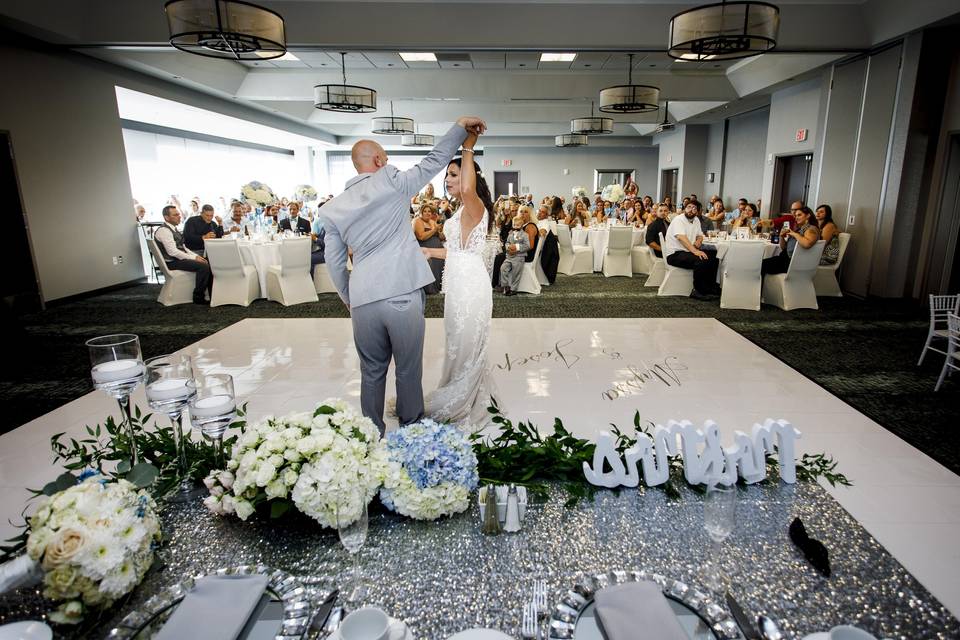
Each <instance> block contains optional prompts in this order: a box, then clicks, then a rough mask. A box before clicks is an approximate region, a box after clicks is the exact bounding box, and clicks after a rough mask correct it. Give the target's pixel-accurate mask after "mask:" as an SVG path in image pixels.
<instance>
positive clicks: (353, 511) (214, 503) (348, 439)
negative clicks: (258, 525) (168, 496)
mask: <svg viewBox="0 0 960 640" xmlns="http://www.w3.org/2000/svg"><path fill="white" fill-rule="evenodd" d="M385 464H386V455H385V451H384V448H383V445H382V443H381V441H380V432H379V431H377V427H376V426H375V425H374V424H373V422H371V421H370V419H369V418H364V417H363V416H362V415H360V414H359V413H357V412H356V411H354V410H353V409H352V408H351V407H350V406H349V405H347V404H346V403H345V402H343V401H342V400H339V399H330V400H326V401H325V402H324V403H323V404H321V405H320V406H318V407H317V408H316V410H314V411H312V412H309V411H308V412H302V413H292V414H290V415H287V416H284V417H280V418H274V417H268V418H266V419H265V420H263V421H262V422H260V423H258V424H256V425H254V426H252V427H251V426H248V427H246V428H245V429H244V432H243V434H242V435H240V437H239V438H238V440H237V443H236V444H235V445H234V447H233V452H232V454H231V456H230V460H229V462H228V463H227V468H226V469H225V470H216V471H212V472H210V475H208V476H207V478H206V479H205V480H204V484H205V485H206V486H207V489H208V490H209V491H210V495H209V497H207V498H206V499H205V500H204V501H203V502H204V504H205V505H206V506H207V508H208V509H210V510H211V511H212V512H214V513H216V514H219V515H226V514H236V515H237V517H239V518H240V519H241V520H246V519H247V518H249V517H250V515H251V514H253V512H254V511H255V510H256V508H257V507H258V506H260V505H261V504H264V503H268V502H269V503H272V505H271V507H270V510H271V511H270V514H271V517H279V516H280V515H282V514H283V513H284V512H286V511H287V510H288V509H289V507H290V506H291V503H292V505H293V506H295V507H296V508H297V509H299V510H300V511H301V512H303V513H304V514H306V515H308V516H310V517H311V518H313V519H314V520H316V521H317V522H319V523H320V524H322V525H323V526H325V527H334V528H335V527H336V526H337V520H338V511H339V520H340V523H341V524H345V523H349V522H353V521H354V520H356V519H357V518H358V517H359V516H360V511H361V509H362V507H363V506H364V505H366V504H369V502H370V500H372V499H373V496H375V495H376V493H377V489H379V488H380V484H381V482H382V479H383V469H384V467H385Z"/></svg>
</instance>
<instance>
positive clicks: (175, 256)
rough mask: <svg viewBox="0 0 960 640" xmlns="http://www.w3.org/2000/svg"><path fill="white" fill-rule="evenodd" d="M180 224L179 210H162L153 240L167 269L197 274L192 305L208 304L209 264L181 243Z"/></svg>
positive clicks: (209, 286)
mask: <svg viewBox="0 0 960 640" xmlns="http://www.w3.org/2000/svg"><path fill="white" fill-rule="evenodd" d="M178 224H180V210H179V209H177V207H175V206H173V205H167V206H165V207H164V208H163V226H162V227H159V228H158V229H157V230H156V231H154V232H153V239H154V240H155V241H156V243H157V247H159V249H160V253H161V255H163V259H164V260H165V261H166V263H167V267H168V268H170V269H172V270H175V271H192V272H194V273H196V274H197V282H196V285H195V286H194V289H193V303H194V304H203V305H206V304H209V303H208V302H207V300H206V297H205V296H206V294H207V293H209V292H210V289H211V287H212V286H213V277H212V275H211V273H210V264H209V263H208V262H207V261H206V259H205V258H204V257H203V256H198V255H197V254H195V253H194V252H193V251H190V249H187V247H186V245H185V244H184V243H183V234H181V233H180V232H179V231H177V225H178Z"/></svg>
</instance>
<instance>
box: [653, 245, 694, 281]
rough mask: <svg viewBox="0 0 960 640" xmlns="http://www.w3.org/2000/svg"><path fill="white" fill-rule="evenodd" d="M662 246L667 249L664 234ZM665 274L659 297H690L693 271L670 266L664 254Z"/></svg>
mask: <svg viewBox="0 0 960 640" xmlns="http://www.w3.org/2000/svg"><path fill="white" fill-rule="evenodd" d="M660 246H661V247H666V246H667V245H666V241H665V239H664V237H663V234H662V233H661V234H660ZM661 262H662V263H663V268H664V274H663V282H661V283H660V288H659V289H657V295H658V296H689V295H690V292H691V291H693V269H681V268H680V267H673V266H670V263H668V262H667V255H666V253H664V255H663V260H661Z"/></svg>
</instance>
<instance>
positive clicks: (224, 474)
mask: <svg viewBox="0 0 960 640" xmlns="http://www.w3.org/2000/svg"><path fill="white" fill-rule="evenodd" d="M235 479H236V478H235V477H234V475H233V474H232V473H230V472H229V471H221V472H220V473H219V474H217V480H219V481H220V484H222V485H223V488H224V489H230V488H231V487H233V481H234V480H235Z"/></svg>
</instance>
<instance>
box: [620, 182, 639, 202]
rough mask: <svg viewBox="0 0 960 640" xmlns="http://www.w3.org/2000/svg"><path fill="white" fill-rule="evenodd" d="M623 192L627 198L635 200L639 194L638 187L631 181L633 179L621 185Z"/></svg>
mask: <svg viewBox="0 0 960 640" xmlns="http://www.w3.org/2000/svg"><path fill="white" fill-rule="evenodd" d="M623 192H624V193H625V194H626V195H627V197H628V198H631V199H633V198H636V197H637V196H638V195H639V194H640V187H639V186H637V183H636V182H634V181H633V178H627V184H625V185H623Z"/></svg>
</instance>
